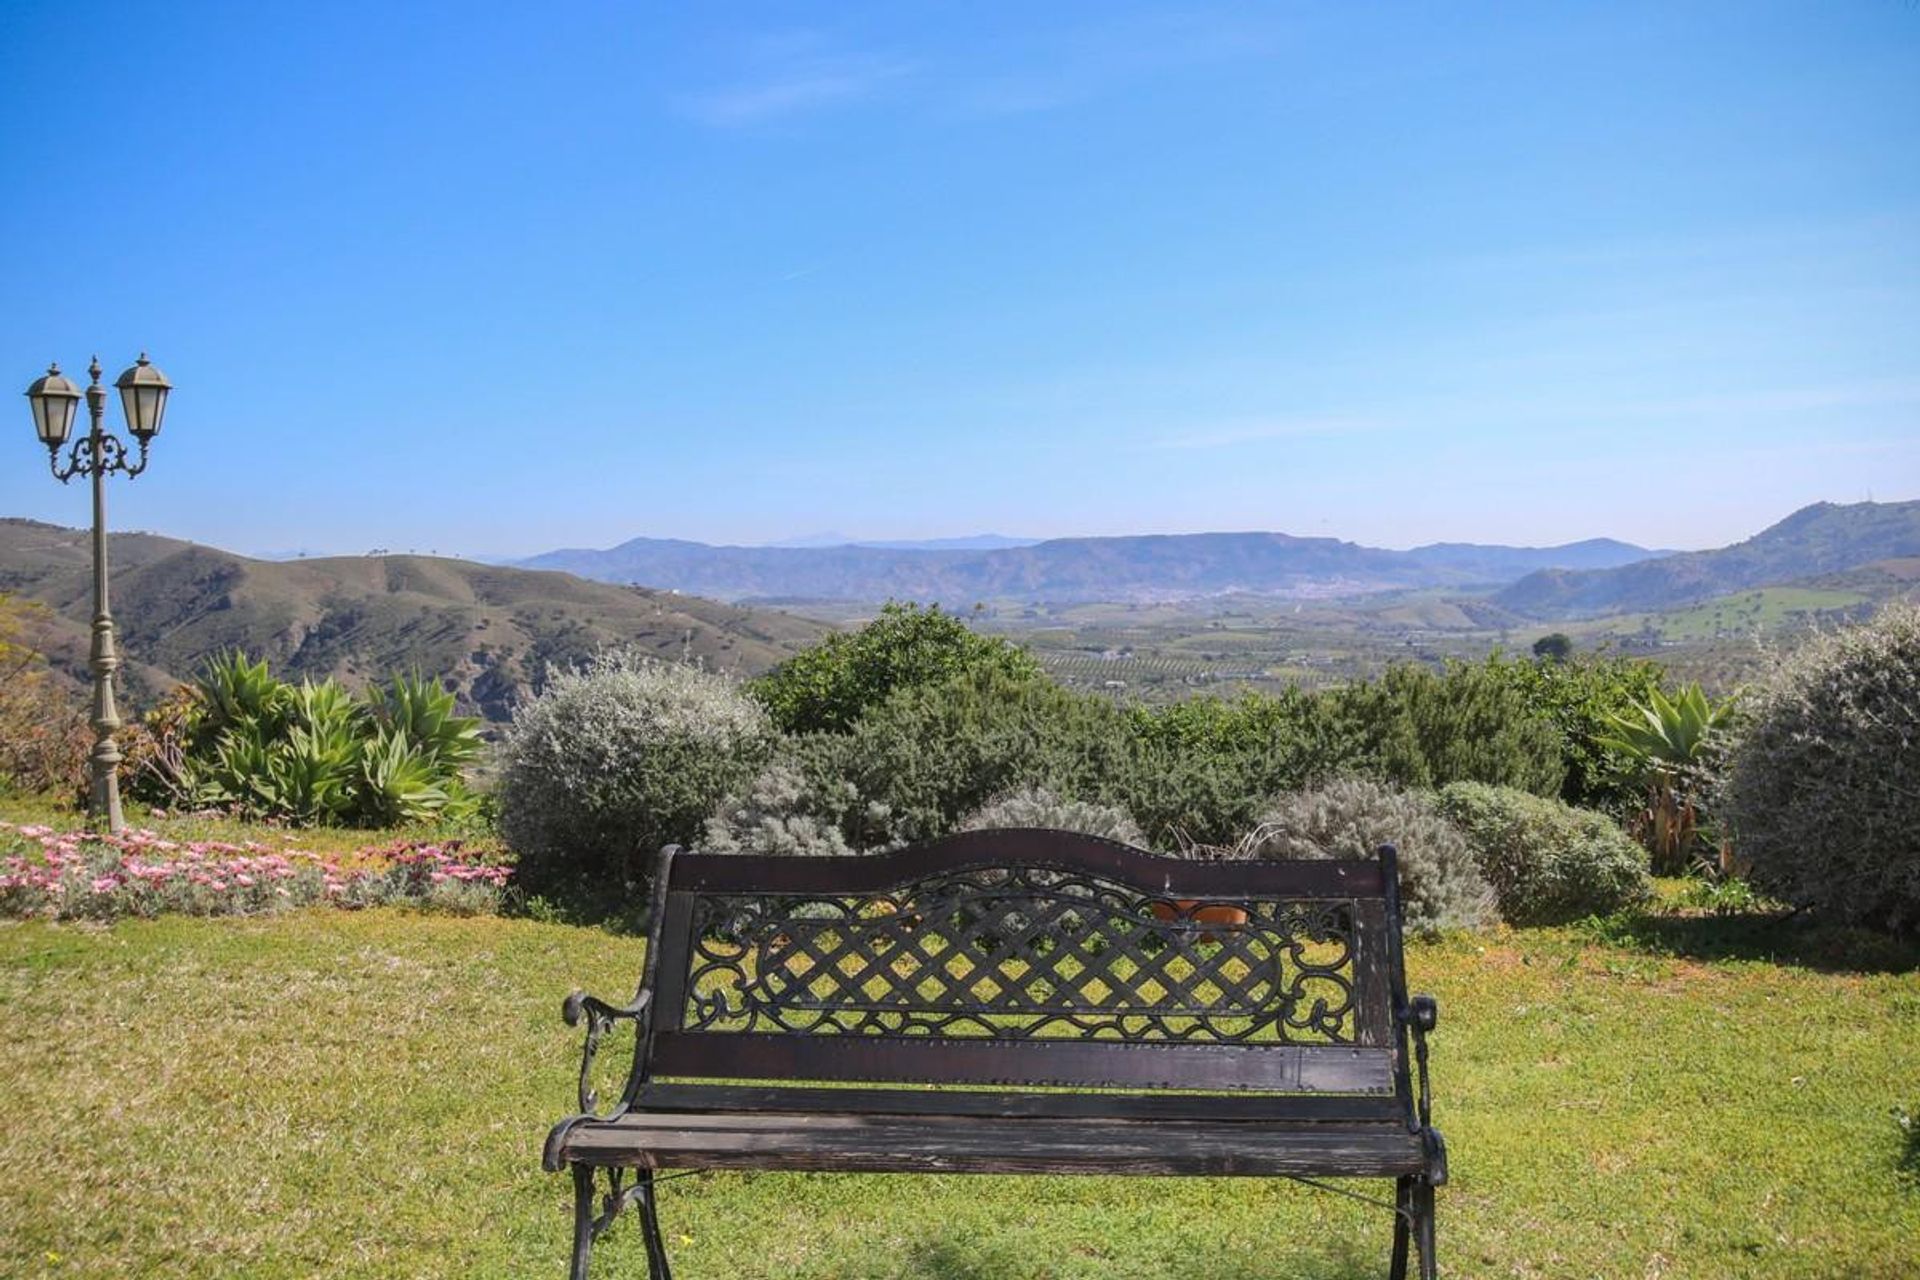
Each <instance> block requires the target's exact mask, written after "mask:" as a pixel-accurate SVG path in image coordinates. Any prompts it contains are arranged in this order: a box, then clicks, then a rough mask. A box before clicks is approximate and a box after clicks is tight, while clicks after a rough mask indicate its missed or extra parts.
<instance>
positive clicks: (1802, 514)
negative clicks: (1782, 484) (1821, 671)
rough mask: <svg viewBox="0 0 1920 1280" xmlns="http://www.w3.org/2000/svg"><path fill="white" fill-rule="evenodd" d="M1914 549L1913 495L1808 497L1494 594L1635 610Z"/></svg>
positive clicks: (1534, 612) (1571, 610)
mask: <svg viewBox="0 0 1920 1280" xmlns="http://www.w3.org/2000/svg"><path fill="white" fill-rule="evenodd" d="M1912 556H1920V501H1914V502H1855V503H1849V504H1845V505H1839V504H1835V503H1831V502H1817V503H1814V504H1813V505H1812V506H1809V507H1803V508H1801V509H1800V510H1799V511H1796V512H1794V513H1793V514H1792V515H1790V516H1788V517H1787V518H1786V519H1784V520H1782V521H1780V522H1779V523H1778V524H1775V525H1772V526H1769V527H1768V528H1766V529H1763V530H1762V531H1760V532H1759V533H1757V534H1755V535H1754V536H1753V537H1751V538H1748V539H1747V540H1746V541H1745V542H1738V543H1735V544H1734V545H1732V546H1730V547H1722V548H1720V549H1719V550H1717V551H1691V552H1686V553H1683V554H1679V555H1670V556H1663V557H1661V558H1660V559H1657V560H1646V561H1642V562H1639V563H1636V564H1628V565H1621V566H1619V567H1616V568H1609V569H1589V570H1565V569H1543V570H1540V571H1539V572H1536V573H1532V574H1529V575H1528V576H1527V577H1525V578H1522V579H1521V580H1520V581H1518V582H1516V583H1514V584H1513V585H1512V586H1510V587H1508V588H1506V589H1505V590H1503V591H1501V592H1499V593H1497V594H1496V595H1495V596H1494V597H1493V600H1494V602H1495V603H1496V604H1499V605H1501V606H1502V607H1504V608H1507V609H1511V610H1512V611H1513V612H1515V613H1517V614H1520V615H1521V616H1523V617H1527V618H1534V619H1540V620H1563V619H1575V618H1593V617H1601V616H1605V615H1607V614H1614V613H1643V612H1652V611H1657V610H1664V609H1672V608H1675V607H1677V606H1683V605H1690V604H1695V603H1697V602H1699V601H1702V600H1707V599H1710V598H1712V597H1714V596H1723V595H1729V594H1732V593H1734V592H1739V591H1747V590H1750V589H1752V588H1755V587H1765V586H1775V585H1780V584H1785V583H1794V582H1799V581H1802V580H1805V579H1810V578H1818V577H1823V576H1827V575H1832V574H1838V573H1846V572H1849V571H1855V570H1860V569H1861V568H1862V567H1863V566H1867V565H1871V564H1874V563H1876V562H1881V561H1897V560H1899V559H1901V558H1903V557H1912Z"/></svg>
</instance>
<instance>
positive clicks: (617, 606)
mask: <svg viewBox="0 0 1920 1280" xmlns="http://www.w3.org/2000/svg"><path fill="white" fill-rule="evenodd" d="M109 558H110V561H111V563H112V565H113V584H112V590H113V612H114V619H115V621H116V622H117V623H118V624H119V628H120V639H121V649H122V651H123V653H124V654H125V656H126V658H127V661H128V666H127V667H126V668H124V669H123V672H122V674H123V680H124V683H125V686H126V688H127V690H128V692H129V694H130V696H131V699H132V700H133V701H135V702H137V701H139V700H140V699H141V698H142V697H144V696H151V695H152V694H153V693H155V692H157V691H158V690H160V689H162V688H164V687H166V685H167V684H169V683H171V682H172V680H174V679H177V678H180V677H183V676H185V675H188V674H190V673H191V672H192V671H193V670H194V669H195V668H196V667H197V666H198V665H199V664H200V663H201V661H202V660H204V659H205V658H206V657H207V656H208V655H210V654H213V653H216V652H218V651H219V650H221V649H225V648H236V647H237V648H241V649H245V650H246V651H248V652H249V653H252V654H255V655H260V656H264V657H266V658H267V659H268V660H269V661H270V662H271V663H272V664H273V667H274V670H275V671H276V672H278V673H281V674H283V675H289V676H293V677H296V678H297V677H300V676H314V677H320V676H327V675H337V676H340V677H342V678H343V679H346V680H348V681H352V682H356V683H357V682H360V681H364V680H368V679H378V678H380V677H381V676H383V675H384V674H386V673H387V672H389V671H395V670H403V669H412V668H417V669H419V670H421V671H426V672H431V673H433V674H436V675H440V676H442V677H444V678H446V679H447V680H448V681H449V682H450V683H451V685H452V687H453V688H454V690H455V692H456V693H458V694H459V695H460V698H461V701H462V703H463V704H464V705H465V706H466V707H467V708H468V709H469V710H471V711H474V712H476V713H478V714H481V715H485V716H486V717H487V718H489V719H492V720H501V719H504V718H506V716H507V714H508V713H509V710H510V708H511V707H512V705H513V703H514V701H515V699H516V698H518V697H520V696H521V695H522V694H523V693H524V692H525V691H526V690H527V689H529V688H530V687H532V686H533V685H534V683H535V682H536V681H537V680H538V678H539V677H540V675H541V673H542V672H543V671H544V670H545V667H546V664H548V663H568V662H574V661H577V660H579V659H580V658H582V657H584V656H585V655H587V654H589V653H591V652H593V651H594V650H596V649H599V648H602V647H604V646H606V645H609V644H637V645H640V646H643V647H646V648H650V649H653V650H655V651H657V652H659V653H661V654H665V655H672V656H679V655H681V654H683V653H685V654H691V655H693V656H696V657H698V658H700V659H702V660H704V661H705V662H707V663H708V664H709V665H710V666H713V667H716V668H719V669H723V670H738V671H743V672H757V671H761V670H764V669H765V668H767V667H768V666H771V665H772V664H773V663H775V662H777V661H779V660H780V659H781V658H783V657H785V656H787V655H788V654H790V653H793V652H794V651H795V650H797V649H799V648H801V647H803V646H805V645H806V644H808V643H811V642H812V641H813V640H815V639H817V638H818V637H819V636H820V635H822V634H824V633H825V632H826V630H827V628H826V627H825V626H823V625H822V624H820V623H816V622H811V621H808V620H806V619H803V618H797V617H792V616H790V615H787V614H784V613H778V612H775V611H772V610H753V609H741V608H736V607H733V606H730V605H725V604H718V603H715V602H714V601H711V600H702V599H697V598H693V597H689V596H683V595H679V594H677V593H674V592H670V591H654V590H647V589H643V588H637V587H623V586H613V585H609V584H607V583H601V582H588V581H585V580H583V579H580V578H576V577H573V576H571V575H569V574H565V573H552V572H541V571H536V570H531V569H520V568H513V567H501V566H495V565H483V564H476V563H473V562H471V561H466V560H453V559H443V558H437V557H430V556H339V557H330V558H325V559H313V560H292V561H269V560H253V559H248V558H247V557H244V556H237V555H233V554H232V553H230V552H226V551H221V550H217V549H215V548H213V547H206V546H201V545H199V544H197V543H191V542H183V541H180V540H178V539H174V538H165V537H159V536H156V535H153V534H143V533H127V534H115V535H113V536H112V539H111V545H110V548H109ZM91 563H92V562H91V551H90V548H89V542H88V535H87V534H86V533H85V532H84V531H81V530H75V529H65V528H61V527H59V526H56V525H49V524H41V523H39V522H37V521H30V520H17V519H0V591H5V592H15V593H18V594H20V595H22V596H24V597H26V598H28V599H32V600H37V601H39V602H41V603H42V604H45V605H46V606H48V608H49V609H50V610H51V611H52V613H53V619H52V626H51V636H50V639H49V643H48V649H49V654H50V656H51V657H52V658H53V659H54V661H55V662H56V663H57V664H59V665H61V666H62V667H64V668H66V669H68V670H70V671H73V672H74V673H76V674H79V673H80V672H82V671H83V670H84V666H85V661H86V647H87V638H88V625H89V621H90V619H91V615H92V608H93V603H92V570H91Z"/></svg>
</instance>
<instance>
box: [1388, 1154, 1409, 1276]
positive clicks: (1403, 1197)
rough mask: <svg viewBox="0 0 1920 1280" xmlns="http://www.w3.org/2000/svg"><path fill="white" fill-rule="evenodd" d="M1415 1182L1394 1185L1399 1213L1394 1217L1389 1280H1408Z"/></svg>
mask: <svg viewBox="0 0 1920 1280" xmlns="http://www.w3.org/2000/svg"><path fill="white" fill-rule="evenodd" d="M1413 1181H1414V1180H1413V1179H1412V1178H1401V1179H1400V1180H1399V1181H1398V1182H1396V1183H1395V1184H1394V1195H1393V1202H1394V1204H1396V1205H1398V1206H1399V1211H1398V1212H1396V1213H1395V1214H1394V1215H1393V1265H1392V1267H1390V1268H1389V1269H1388V1271H1387V1276H1388V1280H1407V1243H1408V1241H1409V1240H1411V1239H1412V1237H1413V1227H1412V1223H1411V1221H1410V1219H1411V1218H1412V1216H1413V1213H1414V1207H1413V1202H1414V1197H1413Z"/></svg>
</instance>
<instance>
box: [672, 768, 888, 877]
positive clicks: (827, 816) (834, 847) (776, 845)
mask: <svg viewBox="0 0 1920 1280" xmlns="http://www.w3.org/2000/svg"><path fill="white" fill-rule="evenodd" d="M823 791H824V792H825V794H823ZM855 799H856V797H855V796H854V794H853V788H852V786H850V785H849V784H847V783H844V782H839V781H831V782H827V783H825V784H818V783H816V782H815V780H813V779H811V778H809V777H808V776H807V773H806V771H805V770H804V769H803V768H802V767H801V766H799V765H798V764H795V763H793V762H791V761H786V760H780V761H775V762H774V763H773V764H770V765H768V766H767V767H766V768H765V769H762V770H761V771H760V773H759V775H758V776H757V777H755V778H754V780H753V781H752V782H751V783H750V784H748V786H747V787H746V789H745V790H744V791H740V792H736V793H734V794H732V795H729V796H727V797H726V798H724V799H723V800H721V801H720V803H719V805H718V806H716V807H715V809H714V811H713V815H712V816H711V817H709V818H708V819H707V826H706V838H705V840H704V841H703V842H702V843H701V845H700V849H701V851H702V852H703V853H774V854H785V855H794V856H801V857H809V856H823V855H831V854H837V853H852V852H853V849H852V847H851V846H850V845H848V844H847V838H846V836H845V835H843V834H842V833H841V830H840V826H839V824H838V823H837V822H836V821H835V819H834V816H833V815H834V812H835V811H836V810H839V809H843V808H844V807H846V806H849V805H851V804H853V803H854V801H855Z"/></svg>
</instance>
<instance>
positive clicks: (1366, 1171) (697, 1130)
mask: <svg viewBox="0 0 1920 1280" xmlns="http://www.w3.org/2000/svg"><path fill="white" fill-rule="evenodd" d="M569 1151H570V1154H571V1155H572V1156H573V1158H576V1159H585V1160H592V1161H595V1162H597V1163H603V1164H609V1165H626V1166H630V1167H643V1168H655V1169H673V1168H714V1169H728V1168H754V1169H792V1170H809V1171H813V1172H834V1171H840V1172H861V1173H889V1172H946V1173H1083V1174H1112V1173H1130V1174H1179V1175H1210V1176H1250V1177H1251V1176H1258V1177H1278V1176H1284V1175H1287V1174H1306V1175H1319V1176H1353V1177H1367V1176H1381V1177H1394V1176H1399V1175H1402V1174H1412V1173H1417V1172H1419V1171H1420V1170H1421V1169H1423V1168H1424V1167H1425V1163H1426V1151H1425V1148H1424V1146H1423V1144H1422V1141H1421V1138H1420V1135H1419V1134H1417V1133H1409V1132H1408V1131H1407V1128H1406V1126H1405V1125H1403V1124H1377V1123H1376V1124H1371V1125H1351V1124H1349V1125H1293V1126H1284V1125H1267V1126H1265V1127H1263V1128H1262V1129H1261V1130H1260V1131H1259V1133H1258V1135H1257V1137H1256V1135H1254V1134H1250V1133H1249V1132H1248V1129H1247V1127H1246V1126H1245V1125H1243V1124H1235V1123H1226V1124H1222V1123H1217V1122H1215V1123H1209V1122H1205V1121H1188V1120H1181V1121H1165V1120H1153V1121H1145V1120H1092V1119H1078V1120H1059V1119H1031V1118H1014V1119H1007V1118H984V1117H971V1116H966V1117H962V1116H920V1117H914V1118H910V1119H908V1118H900V1117H892V1116H862V1115H845V1114H842V1115H759V1116H754V1115H743V1114H740V1113H738V1112H729V1113H724V1114H699V1113H675V1114H645V1115H639V1114H628V1115H625V1116H622V1117H621V1118H620V1119H618V1120H615V1121H611V1122H609V1123H607V1124H594V1125H583V1126H581V1127H579V1128H576V1129H575V1130H574V1131H573V1133H572V1135H571V1136H570V1141H569Z"/></svg>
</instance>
